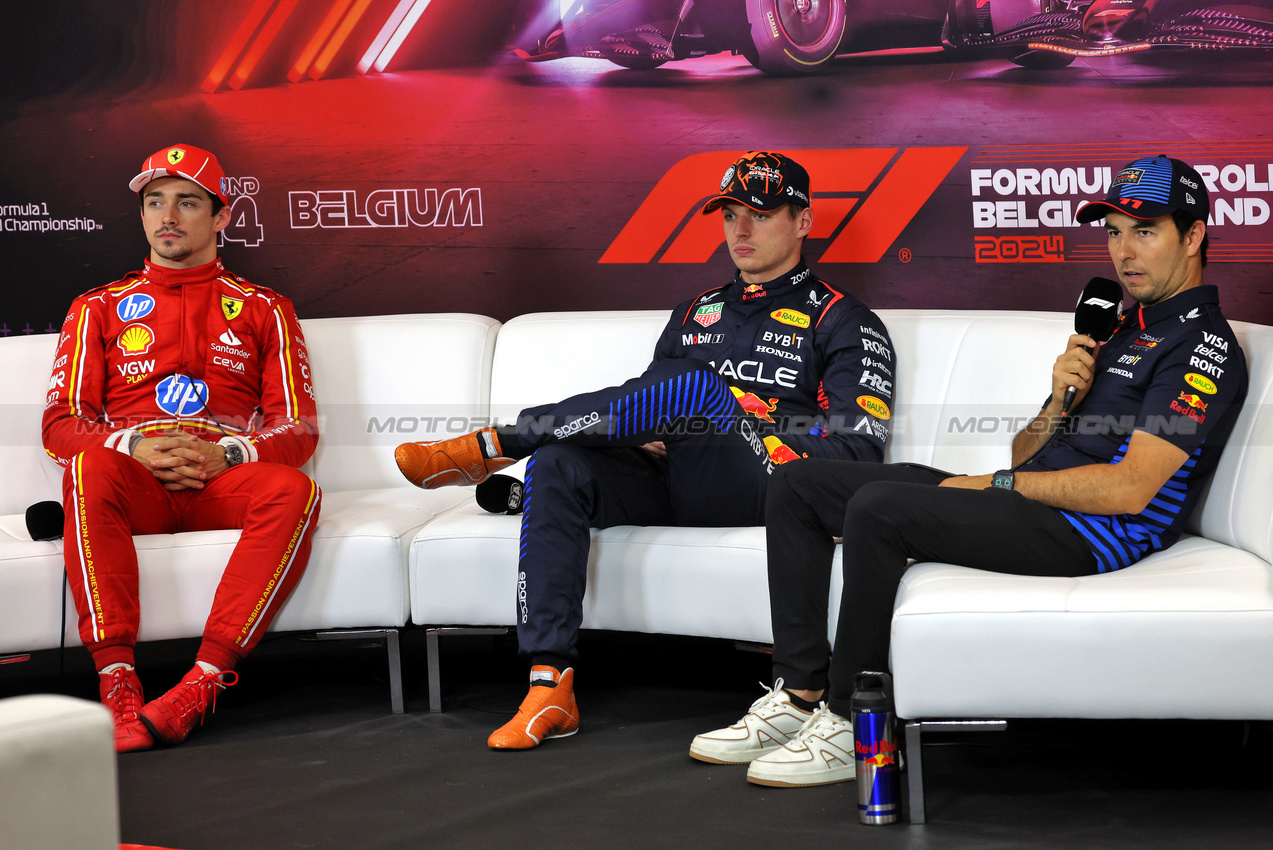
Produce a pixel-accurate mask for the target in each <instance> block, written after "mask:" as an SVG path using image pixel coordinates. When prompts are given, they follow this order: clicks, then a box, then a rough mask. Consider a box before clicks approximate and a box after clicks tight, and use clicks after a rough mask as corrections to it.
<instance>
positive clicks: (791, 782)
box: [747, 763, 857, 788]
mask: <svg viewBox="0 0 1273 850" xmlns="http://www.w3.org/2000/svg"><path fill="white" fill-rule="evenodd" d="M856 778H857V771H856V770H855V769H854V767H853V766H849V767H839V768H835V769H833V770H818V771H810V772H809V773H805V774H798V773H794V774H793V773H777V772H775V773H770V774H766V773H765V772H763V771H757V770H756V765H755V764H754V763H753V765H752V766H751V767H750V768H748V770H747V781H748V782H750V783H752V784H753V785H765V786H768V787H770V788H812V787H813V786H815V785H834V784H836V783H837V782H852V781H853V780H855V779H856Z"/></svg>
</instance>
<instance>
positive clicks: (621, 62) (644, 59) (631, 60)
mask: <svg viewBox="0 0 1273 850" xmlns="http://www.w3.org/2000/svg"><path fill="white" fill-rule="evenodd" d="M606 58H607V59H609V60H610V61H611V62H613V63H614V64H616V65H618V66H619V67H620V68H628V69H630V70H633V71H653V70H654V69H655V68H657V67H659V66H660V65H662V64H664V63H665V62H667V60H666V59H655V58H653V57H650V56H607V57H606Z"/></svg>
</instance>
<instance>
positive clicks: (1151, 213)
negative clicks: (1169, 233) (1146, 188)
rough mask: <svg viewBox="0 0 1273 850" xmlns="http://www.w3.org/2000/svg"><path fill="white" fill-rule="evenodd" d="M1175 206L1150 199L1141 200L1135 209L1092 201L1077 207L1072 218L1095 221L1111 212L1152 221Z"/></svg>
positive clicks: (1169, 211)
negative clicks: (1156, 202) (1077, 209)
mask: <svg viewBox="0 0 1273 850" xmlns="http://www.w3.org/2000/svg"><path fill="white" fill-rule="evenodd" d="M1173 210H1175V207H1169V206H1167V205H1166V204H1155V203H1153V202H1152V201H1141V204H1140V206H1139V207H1137V208H1136V209H1129V208H1128V207H1124V206H1119V205H1118V204H1111V203H1110V202H1109V201H1092V202H1091V203H1090V204H1087V205H1086V206H1082V207H1079V211H1078V212H1077V213H1075V214H1074V220H1075V221H1078V222H1080V223H1082V224H1087V223H1088V222H1092V221H1096V220H1097V219H1098V218H1105V216H1106V215H1108V214H1109V213H1111V212H1116V213H1122V214H1123V215H1125V216H1128V217H1129V218H1135V219H1139V220H1141V221H1152V220H1153V219H1155V218H1161V217H1163V216H1165V215H1171V213H1172V211H1173Z"/></svg>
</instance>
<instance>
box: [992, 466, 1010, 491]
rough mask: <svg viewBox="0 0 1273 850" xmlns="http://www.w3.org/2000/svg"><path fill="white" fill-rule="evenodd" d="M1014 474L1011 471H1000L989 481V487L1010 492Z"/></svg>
mask: <svg viewBox="0 0 1273 850" xmlns="http://www.w3.org/2000/svg"><path fill="white" fill-rule="evenodd" d="M1015 479H1016V473H1014V472H1013V471H1012V470H1011V469H1001V470H999V471H998V472H996V473H995V474H994V477H993V478H991V479H990V486H991V487H997V488H999V489H1000V490H1011V489H1012V485H1013V484H1014V483H1015Z"/></svg>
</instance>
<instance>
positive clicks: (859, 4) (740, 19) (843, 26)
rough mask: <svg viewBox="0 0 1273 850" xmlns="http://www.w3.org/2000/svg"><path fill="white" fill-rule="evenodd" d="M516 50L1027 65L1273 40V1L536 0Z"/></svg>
mask: <svg viewBox="0 0 1273 850" xmlns="http://www.w3.org/2000/svg"><path fill="white" fill-rule="evenodd" d="M518 17H519V20H520V24H521V25H520V26H519V28H518V29H519V36H518V37H517V39H516V45H515V48H514V49H515V51H516V53H517V55H519V56H521V57H522V58H523V59H526V60H528V61H535V62H543V61H547V60H550V59H559V58H562V57H566V56H588V57H594V58H598V59H608V60H609V61H611V62H613V63H615V64H616V65H620V66H622V67H624V68H633V69H645V70H648V69H652V68H657V67H659V66H660V65H662V64H664V63H665V62H670V61H674V60H680V59H688V58H692V57H696V56H705V55H708V54H712V53H720V52H725V51H728V52H731V53H734V54H741V55H742V56H744V57H746V59H747V61H749V62H750V63H751V64H752V65H754V66H755V67H757V68H759V69H760V70H761V71H764V72H765V73H767V74H775V75H793V74H807V73H813V72H816V71H817V70H819V69H820V68H824V67H825V66H826V65H827V63H829V62H830V61H831V60H832V59H834V58H835V57H836V56H838V55H844V54H849V53H859V52H865V51H876V50H882V49H899V48H924V47H929V48H932V49H934V50H937V49H941V48H945V49H947V50H952V51H959V52H967V53H971V54H974V55H978V56H986V55H991V56H1002V57H1003V58H1005V59H1009V60H1011V61H1013V62H1015V63H1017V64H1019V65H1022V66H1024V67H1029V68H1060V67H1064V66H1066V65H1068V64H1070V63H1071V62H1073V61H1074V59H1075V58H1077V57H1089V58H1091V57H1102V56H1111V55H1117V54H1130V53H1137V52H1140V51H1145V50H1151V49H1152V50H1163V49H1174V50H1215V49H1226V50H1243V49H1246V50H1250V49H1263V50H1267V49H1270V48H1273V0H1246V2H1242V3H1224V2H1211V3H1208V2H1183V0H900V2H899V1H898V0H894V2H889V0H534V2H531V0H528V2H526V3H524V4H523V6H522V9H521V14H520V15H519V16H518Z"/></svg>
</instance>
